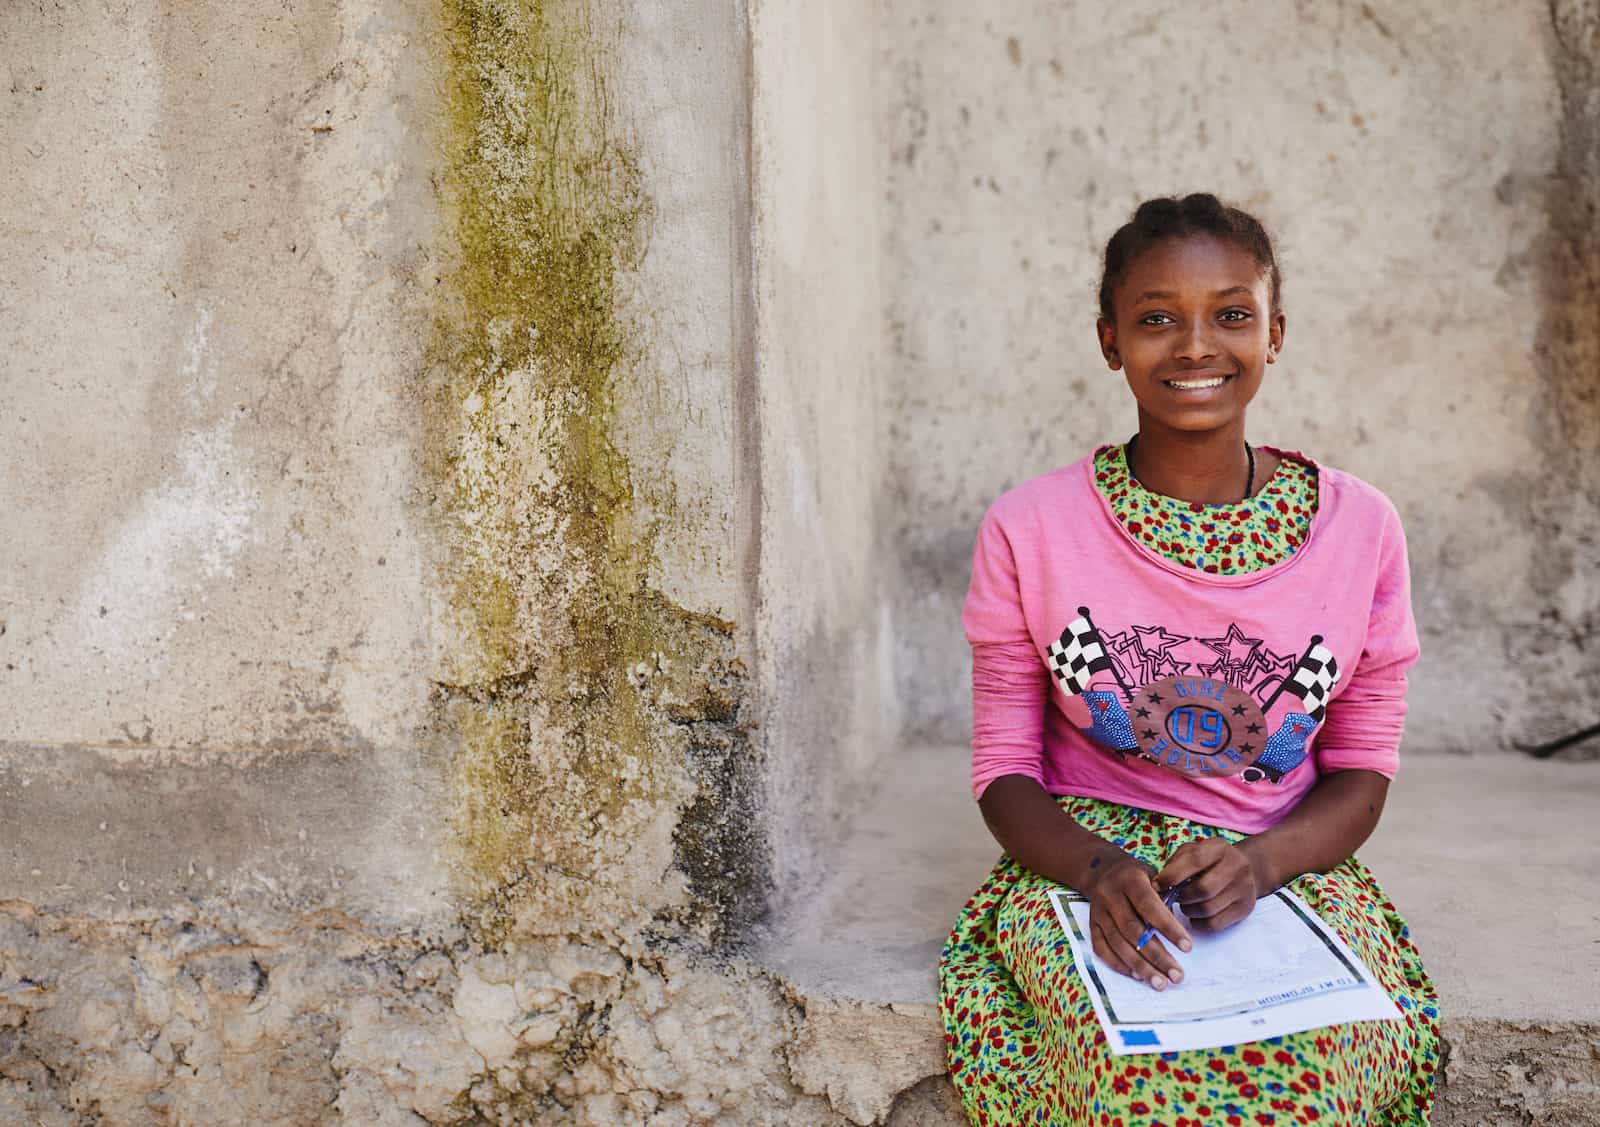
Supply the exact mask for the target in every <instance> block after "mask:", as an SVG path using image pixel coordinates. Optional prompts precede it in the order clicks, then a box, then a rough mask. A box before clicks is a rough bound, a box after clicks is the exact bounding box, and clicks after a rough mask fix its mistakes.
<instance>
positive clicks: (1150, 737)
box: [1139, 728, 1156, 740]
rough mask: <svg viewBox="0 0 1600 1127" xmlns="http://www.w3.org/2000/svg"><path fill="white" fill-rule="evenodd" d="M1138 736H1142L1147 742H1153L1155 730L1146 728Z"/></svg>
mask: <svg viewBox="0 0 1600 1127" xmlns="http://www.w3.org/2000/svg"><path fill="white" fill-rule="evenodd" d="M1139 734H1140V735H1142V736H1143V737H1144V738H1145V739H1147V740H1153V739H1155V738H1156V730H1155V729H1154V728H1146V729H1145V730H1144V731H1143V732H1141V733H1139Z"/></svg>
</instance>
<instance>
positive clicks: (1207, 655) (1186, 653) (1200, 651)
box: [1162, 638, 1222, 673]
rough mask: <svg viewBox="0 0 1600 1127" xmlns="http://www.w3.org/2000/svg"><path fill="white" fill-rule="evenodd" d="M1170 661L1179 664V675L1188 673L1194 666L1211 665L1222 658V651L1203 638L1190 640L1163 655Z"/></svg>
mask: <svg viewBox="0 0 1600 1127" xmlns="http://www.w3.org/2000/svg"><path fill="white" fill-rule="evenodd" d="M1162 656H1163V657H1165V658H1166V659H1167V660H1169V661H1173V662H1177V663H1178V664H1179V669H1178V670H1177V672H1178V673H1184V672H1187V671H1188V668H1189V667H1190V666H1191V665H1192V666H1194V667H1196V668H1199V667H1200V666H1202V665H1206V664H1209V663H1211V662H1214V661H1216V660H1217V658H1219V657H1221V656H1222V651H1221V650H1219V649H1217V648H1216V647H1215V646H1212V645H1209V644H1208V643H1207V642H1206V641H1205V639H1203V638H1188V639H1186V640H1185V641H1183V642H1182V643H1180V644H1178V645H1176V646H1173V647H1172V649H1171V650H1170V651H1168V652H1167V653H1166V654H1163V655H1162Z"/></svg>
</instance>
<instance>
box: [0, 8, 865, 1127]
mask: <svg viewBox="0 0 1600 1127" xmlns="http://www.w3.org/2000/svg"><path fill="white" fill-rule="evenodd" d="M757 18H764V14H763V13H757ZM788 18H789V17H787V16H785V15H783V14H782V13H779V14H777V15H774V16H772V17H771V18H770V20H769V21H768V22H767V23H766V24H764V25H763V30H762V32H761V33H760V34H765V35H767V36H768V38H766V39H761V38H760V34H758V33H757V31H756V30H755V28H753V27H752V26H751V24H750V22H749V21H748V20H747V13H746V12H745V11H744V10H743V9H742V7H740V6H734V7H732V8H729V7H727V6H723V5H716V4H711V3H696V4H691V5H670V6H669V5H653V4H636V3H631V2H628V0H615V2H613V0H441V2H438V3H421V2H419V3H416V4H408V5H379V4H374V3H369V2H366V0H302V2H300V3H297V4H293V5H291V6H289V7H287V8H284V7H281V6H279V7H274V8H272V9H271V10H268V9H265V8H261V7H260V6H259V5H250V4H234V3H218V4H209V5H202V6H195V5H167V4H160V3H138V4H134V5H131V6H125V7H124V8H123V9H121V10H115V11H113V10H104V11H102V10H87V11H85V12H83V13H73V14H68V13H66V12H54V11H48V10H41V9H37V8H32V7H27V8H24V7H21V6H15V5H13V6H9V7H7V8H5V9H4V11H3V12H0V68H3V76H4V77H5V78H6V79H7V82H6V85H5V86H4V88H0V96H3V97H5V98H6V99H7V103H6V113H5V114H3V115H0V154H3V159H0V169H3V171H0V189H3V190H4V198H5V199H7V200H8V201H10V202H8V203H7V204H6V205H5V206H4V208H0V224H4V234H5V235H6V237H7V239H8V245H9V247H10V248H11V249H12V252H13V261H14V262H15V264H16V273H15V279H16V281H15V284H14V285H13V286H12V287H11V288H10V289H8V291H7V293H6V296H5V298H4V299H3V304H0V344H3V346H4V349H3V353H0V354H3V355H4V357H5V360H4V365H5V367H4V369H3V372H4V382H5V388H6V391H7V393H8V406H9V407H10V408H11V410H9V411H8V412H7V413H6V416H5V418H4V420H3V421H0V427H3V428H4V430H3V431H0V437H3V438H4V442H3V443H0V445H3V447H4V453H3V454H0V457H3V458H4V460H5V461H4V466H3V475H4V476H3V480H4V481H5V482H6V483H7V485H6V488H7V490H8V493H7V500H6V518H7V528H8V532H10V533H11V534H10V535H8V538H7V541H6V544H5V545H4V547H3V549H0V596H3V602H4V606H3V614H0V619H3V625H0V654H3V657H4V665H5V669H4V674H3V676H4V678H5V680H4V682H3V683H4V685H5V687H6V690H7V694H8V695H7V701H8V704H9V705H10V707H9V708H7V709H6V710H5V711H4V713H3V715H0V737H3V738H4V740H5V743H4V745H3V747H0V817H4V819H5V824H6V825H7V826H8V828H9V830H10V832H9V833H8V834H7V835H6V836H5V840H4V849H3V852H0V1120H3V1121H5V1122H28V1123H49V1124H58V1123H62V1124H64V1123H88V1122H117V1123H128V1124H142V1123H161V1122H174V1121H182V1122H194V1123H239V1122H250V1123H285V1124H288V1123H295V1124H299V1123H318V1122H351V1123H362V1124H372V1123H381V1124H404V1123H418V1122H434V1123H456V1122H490V1123H507V1124H510V1123H527V1122H571V1123H580V1124H605V1125H608V1127H609V1125H614V1124H626V1123H636V1122H645V1121H649V1122H651V1123H658V1124H689V1123H719V1122H720V1123H740V1124H745V1123H763V1122H771V1123H780V1122H781V1123H806V1124H823V1125H828V1124H835V1123H840V1122H843V1120H842V1119H841V1118H840V1117H839V1114H838V1113H837V1112H836V1111H835V1110H833V1108H832V1106H831V1105H830V1103H829V1100H828V1098H827V1096H826V1083H827V1078H826V1077H821V1078H818V1077H815V1076H813V1075H812V1074H811V1073H809V1072H807V1071H806V1070H805V1069H804V1068H803V1067H800V1068H799V1069H798V1071H796V1070H793V1069H791V1066H790V1064H789V1062H788V1060H787V1058H786V1056H785V1053H784V1049H785V1046H786V1045H788V1044H789V1043H791V1042H793V1041H794V1040H795V1038H796V1037H797V1036H799V1034H800V1031H801V1029H802V1028H803V1027H804V1023H805V1021H806V1015H805V1013H804V1011H803V1009H802V1008H801V1006H800V1005H799V1003H798V1000H797V999H793V998H791V997H788V996H787V995H786V994H785V993H784V992H783V991H782V989H781V988H780V986H779V985H778V984H777V983H775V981H774V980H773V979H772V978H771V977H770V976H768V975H766V974H765V973H764V972H761V971H759V970H758V969H756V968H754V967H753V966H752V965H750V964H749V963H748V962H747V961H745V960H743V959H742V958H741V956H740V955H739V954H738V948H737V945H736V944H735V943H733V942H732V940H734V939H736V938H737V937H738V936H739V934H740V933H741V932H742V931H743V930H744V929H745V928H746V927H747V926H748V924H749V923H750V921H751V920H753V919H754V918H755V917H757V916H758V915H759V914H760V913H761V912H762V911H763V909H764V908H765V906H766V904H767V903H768V902H769V900H770V899H771V896H772V893H773V887H772V881H773V873H774V869H775V862H774V855H775V850H774V846H773V844H772V841H773V838H774V836H775V835H774V833H773V829H772V824H771V821H770V818H769V814H768V811H769V809H770V804H771V803H772V802H773V801H775V799H777V800H782V801H783V802H784V803H786V804H785V805H783V806H782V807H781V809H782V810H783V811H784V820H783V822H782V824H781V827H780V828H781V830H782V832H783V833H784V834H785V836H786V844H785V851H784V852H782V856H784V857H786V858H791V857H798V856H804V855H807V853H806V851H807V850H808V849H810V848H812V847H814V844H815V842H814V840H811V838H808V837H807V835H812V838H814V837H815V836H816V835H819V834H822V833H825V832H826V831H827V828H828V826H829V823H830V820H831V818H832V817H833V816H834V812H835V811H836V804H835V802H834V799H833V797H832V792H830V791H829V790H828V789H827V788H826V787H825V786H824V784H823V779H824V777H825V776H824V774H823V772H826V771H829V770H832V769H833V768H834V767H835V766H839V767H842V768H843V769H844V770H846V771H848V770H849V769H850V768H851V767H852V766H854V765H857V764H858V762H859V760H860V758H861V755H860V754H859V750H858V749H864V750H865V751H866V752H869V753H870V751H871V750H873V744H872V742H871V740H870V738H869V737H870V736H872V735H873V734H874V733H875V732H876V731H877V728H876V727H875V723H876V716H877V712H876V708H877V701H876V693H877V690H878V686H879V685H880V684H881V683H882V681H883V666H882V654H881V651H880V649H879V648H878V638H879V636H880V635H879V633H878V630H879V618H878V615H877V612H876V606H877V601H876V600H877V597H878V588H877V587H876V586H875V577H876V575H877V572H878V568H877V556H876V554H875V553H876V552H877V550H878V548H877V541H876V540H875V539H874V532H875V530H874V529H873V528H872V527H871V526H870V524H869V521H868V518H869V516H870V514H871V512H872V509H871V497H870V493H871V490H870V483H872V482H873V481H875V480H876V471H875V469H874V466H873V464H872V458H873V450H874V446H873V443H872V436H873V435H874V434H875V433H876V431H875V428H876V426H877V424H878V419H877V417H876V415H875V414H874V411H873V402H874V399H873V395H874V393H873V390H872V376H873V374H874V368H873V365H874V364H875V363H876V359H877V352H876V351H875V349H874V342H875V341H876V339H877V336H878V306H877V300H878V298H877V290H876V281H875V279H874V277H873V275H872V274H871V272H870V271H864V272H860V273H859V275H858V277H859V281H857V282H856V283H855V284H854V285H853V286H852V287H845V288H838V289H836V288H834V287H832V286H830V285H829V284H828V280H827V278H826V277H824V276H822V275H821V274H820V273H819V271H822V270H823V269H824V267H828V266H831V263H832V260H831V259H830V258H828V257H825V255H835V256H843V255H852V254H857V253H859V254H863V255H866V256H868V257H870V255H871V252H872V250H873V249H874V248H875V247H876V246H877V245H878V242H879V237H878V233H877V229H876V227H875V226H873V225H872V223H871V222H870V221H869V220H867V219H861V218H858V216H857V211H858V205H859V204H860V202H861V200H860V199H859V198H857V195H856V193H858V192H861V191H867V192H869V193H870V190H871V186H872V183H873V182H872V179H871V177H872V173H871V171H870V170H871V168H872V164H871V160H870V153H871V148H872V121H871V118H870V116H861V115H856V117H855V118H854V119H852V120H851V121H844V120H842V109H843V107H844V106H846V105H847V104H849V103H850V102H851V101H852V100H856V101H859V102H861V103H862V104H867V102H869V101H870V98H869V96H868V94H867V93H866V92H865V91H866V89H867V87H866V85H865V70H866V67H867V65H868V64H869V63H870V61H871V56H870V36H869V37H868V38H865V39H860V38H857V37H856V36H855V33H856V32H859V31H866V32H870V26H868V25H869V23H870V20H869V19H868V17H867V15H866V14H863V13H851V12H849V11H847V10H846V9H845V8H843V7H841V8H840V13H839V21H840V23H839V26H838V27H835V28H832V29H830V30H828V31H827V33H826V34H822V35H820V36H819V37H817V38H816V39H814V40H812V41H810V43H809V45H808V46H807V48H806V49H807V50H808V51H809V52H810V53H811V63H813V64H815V65H816V66H818V67H823V68H827V67H830V66H831V67H832V71H831V73H832V74H833V75H834V76H835V77H836V78H839V79H840V80H841V81H842V83H843V85H842V86H841V88H840V89H839V90H837V91H834V92H832V93H829V94H826V95H825V96H824V97H825V98H833V99H834V102H833V103H832V108H831V109H830V110H829V111H828V113H827V114H826V115H824V116H823V117H822V118H821V119H820V120H818V121H815V122H813V121H810V120H809V119H807V117H806V105H807V99H809V98H810V97H812V94H811V93H808V91H810V90H811V89H812V88H813V87H819V86H820V85H821V84H820V83H819V82H818V79H817V75H816V74H814V73H813V72H812V71H811V70H810V69H808V67H807V66H805V65H801V64H800V63H799V62H798V61H797V60H791V59H790V58H789V57H788V50H787V49H786V48H784V47H782V45H781V44H780V43H779V42H777V41H776V40H775V39H774V38H772V37H773V36H787V35H789V34H790V33H791V31H792V30H793V29H791V28H789V27H788V26H786V21H787V19H788ZM757 42H761V43H763V44H765V46H763V47H761V48H760V49H755V48H754V47H753V45H754V44H756V43H757ZM846 47H848V48H849V50H847V51H846V50H844V48H846ZM837 51H842V52H843V53H842V54H841V55H840V57H839V58H838V59H833V58H832V55H833V53H834V52H837ZM757 84H761V85H762V88H763V91H764V94H765V98H766V100H765V101H764V102H762V103H761V108H760V109H759V110H757V109H755V108H753V106H752V94H751V89H752V87H753V86H754V85H757ZM758 114H764V115H765V116H760V117H758V116H757V115H758ZM824 125H826V126H827V127H828V130H829V132H828V134H827V135H825V134H824V131H823V127H824ZM841 141H842V142H844V143H847V144H848V145H849V146H851V150H850V151H851V152H852V153H855V154H862V155H865V156H866V158H867V159H866V161H865V164H864V165H863V166H861V167H860V168H854V169H853V171H850V172H849V175H847V176H846V177H845V178H844V179H842V180H841V179H839V178H838V177H836V176H835V175H833V174H832V173H831V172H829V173H826V174H825V173H824V171H823V168H824V161H825V159H826V158H827V157H828V153H827V152H826V151H825V150H826V149H827V147H828V146H830V145H833V144H836V143H840V142H841ZM758 144H759V146H760V151H761V153H762V157H761V164H760V165H759V168H758V166H757V164H756V162H755V160H754V158H753V157H752V151H753V149H754V147H755V146H756V145H758ZM763 185H766V186H768V187H770V189H771V206H770V208H769V209H767V210H763V211H762V212H761V214H760V215H759V217H758V216H757V214H756V211H755V209H753V208H752V207H751V198H752V194H753V193H755V192H757V191H759V190H766V189H765V188H763V187H762V186H763ZM819 199H820V200H821V201H822V206H820V207H818V206H814V203H815V201H816V200H819ZM758 261H759V263H760V264H761V268H762V269H763V270H765V271H766V272H764V273H757V269H758ZM797 310H801V311H803V312H796V311H797ZM823 325H825V326H826V327H827V328H828V329H829V330H830V331H831V333H832V336H831V338H830V339H829V340H828V341H823V340H821V339H818V338H817V332H818V328H819V326H823ZM768 340H770V341H771V342H773V343H772V345H771V347H770V348H769V347H768V345H767V344H766V343H765V342H766V341H768ZM857 343H859V344H860V345H861V346H862V347H861V350H860V351H859V352H857V351H856V350H855V348H854V345H855V344H857ZM834 433H844V434H847V435H848V436H849V442H848V443H847V445H846V448H844V449H843V450H842V452H841V451H839V450H837V449H836V448H835V446H834V445H833V443H832V440H831V437H830V436H831V435H833V434H834ZM791 444H792V445H793V446H794V447H795V449H796V450H798V451H802V452H803V453H804V456H805V457H806V458H807V459H809V460H810V464H811V466H812V467H815V468H812V469H806V470H796V471H794V472H793V473H792V474H791V472H790V466H789V463H788V461H787V460H786V456H785V453H784V452H785V451H786V450H787V449H788V447H789V446H790V445H791ZM863 484H865V485H866V486H867V488H862V485H863ZM772 489H779V490H782V493H781V495H780V496H779V497H778V499H776V500H774V499H773V498H772V495H771V490H772ZM858 620H861V621H864V622H865V625H864V626H862V625H860V622H858ZM815 697H821V698H824V699H826V700H827V701H828V709H827V712H826V716H827V719H828V720H829V722H830V724H831V728H830V730H829V731H828V732H827V734H826V737H825V738H824V739H822V740H820V741H818V747H819V748H820V749H821V750H819V751H817V752H816V753H815V754H814V755H813V753H812V750H811V749H810V747H808V745H807V743H806V742H805V741H804V740H803V739H802V737H803V735H804V734H805V733H806V731H807V726H809V725H813V724H816V723H817V718H818V712H817V711H816V706H815V705H813V704H811V703H810V702H811V701H812V700H813V699H815ZM769 717H770V723H769V722H768V718H769ZM797 791H800V792H802V793H801V794H800V798H799V800H795V799H794V796H795V794H796V792H797Z"/></svg>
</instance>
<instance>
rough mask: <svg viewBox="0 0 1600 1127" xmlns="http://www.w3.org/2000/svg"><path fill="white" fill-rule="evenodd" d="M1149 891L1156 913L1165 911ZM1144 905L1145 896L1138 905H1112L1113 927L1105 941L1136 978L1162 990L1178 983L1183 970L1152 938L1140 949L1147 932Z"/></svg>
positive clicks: (1141, 897) (1141, 896) (1170, 954)
mask: <svg viewBox="0 0 1600 1127" xmlns="http://www.w3.org/2000/svg"><path fill="white" fill-rule="evenodd" d="M1147 891H1148V894H1149V896H1150V897H1151V898H1152V899H1153V900H1154V902H1155V906H1156V909H1157V910H1162V909H1161V901H1160V899H1159V898H1157V897H1156V896H1155V893H1154V891H1149V890H1147ZM1142 904H1143V894H1140V899H1139V903H1135V902H1134V901H1133V900H1132V898H1130V899H1128V900H1126V901H1123V902H1122V903H1113V904H1112V905H1111V910H1110V916H1111V919H1110V925H1111V926H1109V927H1107V929H1106V940H1107V942H1108V943H1109V944H1110V946H1111V948H1112V949H1113V950H1114V951H1115V952H1116V954H1117V957H1118V958H1120V959H1121V960H1122V961H1123V962H1124V963H1126V964H1127V965H1128V966H1129V967H1131V968H1132V970H1133V976H1134V977H1135V978H1138V979H1141V980H1142V981H1145V982H1148V983H1150V985H1152V986H1154V987H1155V988H1156V989H1157V990H1160V989H1162V988H1163V987H1165V986H1166V984H1167V980H1168V979H1171V980H1173V981H1177V980H1178V979H1180V978H1182V977H1183V968H1182V967H1180V966H1179V965H1178V960H1176V959H1174V958H1173V957H1172V953H1171V952H1170V951H1168V950H1167V949H1166V948H1165V947H1164V946H1162V945H1161V941H1160V940H1159V939H1157V938H1156V937H1155V936H1151V937H1150V939H1149V940H1147V941H1146V942H1145V945H1144V947H1143V948H1141V947H1140V946H1139V938H1140V937H1141V936H1142V935H1143V934H1144V931H1145V921H1144V919H1143V918H1142V915H1141V911H1140V909H1141V906H1142ZM1185 938H1187V937H1185Z"/></svg>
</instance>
